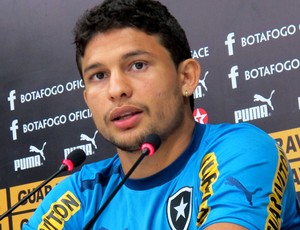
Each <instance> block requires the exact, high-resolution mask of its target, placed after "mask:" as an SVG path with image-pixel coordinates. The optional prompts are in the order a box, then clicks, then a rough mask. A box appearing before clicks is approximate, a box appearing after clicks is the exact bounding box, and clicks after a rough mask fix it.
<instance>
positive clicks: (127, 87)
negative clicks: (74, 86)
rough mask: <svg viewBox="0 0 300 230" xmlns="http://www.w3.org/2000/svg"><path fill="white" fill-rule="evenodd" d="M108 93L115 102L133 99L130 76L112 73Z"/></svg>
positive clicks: (120, 72) (117, 72) (119, 72)
mask: <svg viewBox="0 0 300 230" xmlns="http://www.w3.org/2000/svg"><path fill="white" fill-rule="evenodd" d="M108 93H109V97H110V99H111V100H113V101H116V100H120V99H122V98H128V97H131V96H132V87H131V82H130V79H129V76H127V75H126V74H125V73H123V72H122V71H116V72H114V73H111V76H110V82H109V92H108Z"/></svg>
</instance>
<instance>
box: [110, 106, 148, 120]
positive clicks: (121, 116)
mask: <svg viewBox="0 0 300 230" xmlns="http://www.w3.org/2000/svg"><path fill="white" fill-rule="evenodd" d="M142 112H143V111H142V110H140V109H138V108H136V107H132V106H123V107H119V108H115V109H113V110H112V112H111V114H110V120H111V121H122V120H126V119H129V118H131V117H133V116H135V115H138V114H141V113H142Z"/></svg>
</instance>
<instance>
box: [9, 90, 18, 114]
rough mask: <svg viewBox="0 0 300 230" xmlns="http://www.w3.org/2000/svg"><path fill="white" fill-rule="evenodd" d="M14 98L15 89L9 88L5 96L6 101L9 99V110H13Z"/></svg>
mask: <svg viewBox="0 0 300 230" xmlns="http://www.w3.org/2000/svg"><path fill="white" fill-rule="evenodd" d="M15 100H16V90H11V91H10V92H9V96H8V98H7V101H9V104H10V111H13V110H15Z"/></svg>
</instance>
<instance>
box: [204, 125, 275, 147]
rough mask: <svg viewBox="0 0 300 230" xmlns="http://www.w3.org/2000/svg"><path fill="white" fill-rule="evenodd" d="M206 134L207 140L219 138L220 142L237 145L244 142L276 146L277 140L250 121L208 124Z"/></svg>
mask: <svg viewBox="0 0 300 230" xmlns="http://www.w3.org/2000/svg"><path fill="white" fill-rule="evenodd" d="M204 136H205V140H206V141H217V140H218V142H224V143H227V142H228V143H231V145H235V146H237V145H236V144H242V143H245V144H246V143H247V144H250V145H251V144H254V145H257V144H266V145H270V144H271V145H273V146H275V140H274V139H273V138H272V137H271V136H270V135H268V134H267V133H266V132H265V131H263V130H262V129H260V128H258V127H256V126H254V125H252V124H249V123H239V124H227V123H223V124H218V125H207V128H206V131H205V133H204ZM232 141H235V142H232Z"/></svg>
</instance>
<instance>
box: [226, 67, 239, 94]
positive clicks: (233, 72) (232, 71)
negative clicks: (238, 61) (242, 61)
mask: <svg viewBox="0 0 300 230" xmlns="http://www.w3.org/2000/svg"><path fill="white" fill-rule="evenodd" d="M238 69H239V67H238V66H237V65H235V66H232V67H231V69H230V73H229V74H228V77H229V78H230V79H231V86H232V89H236V88H237V83H236V78H237V77H238V76H239V72H238Z"/></svg>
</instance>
